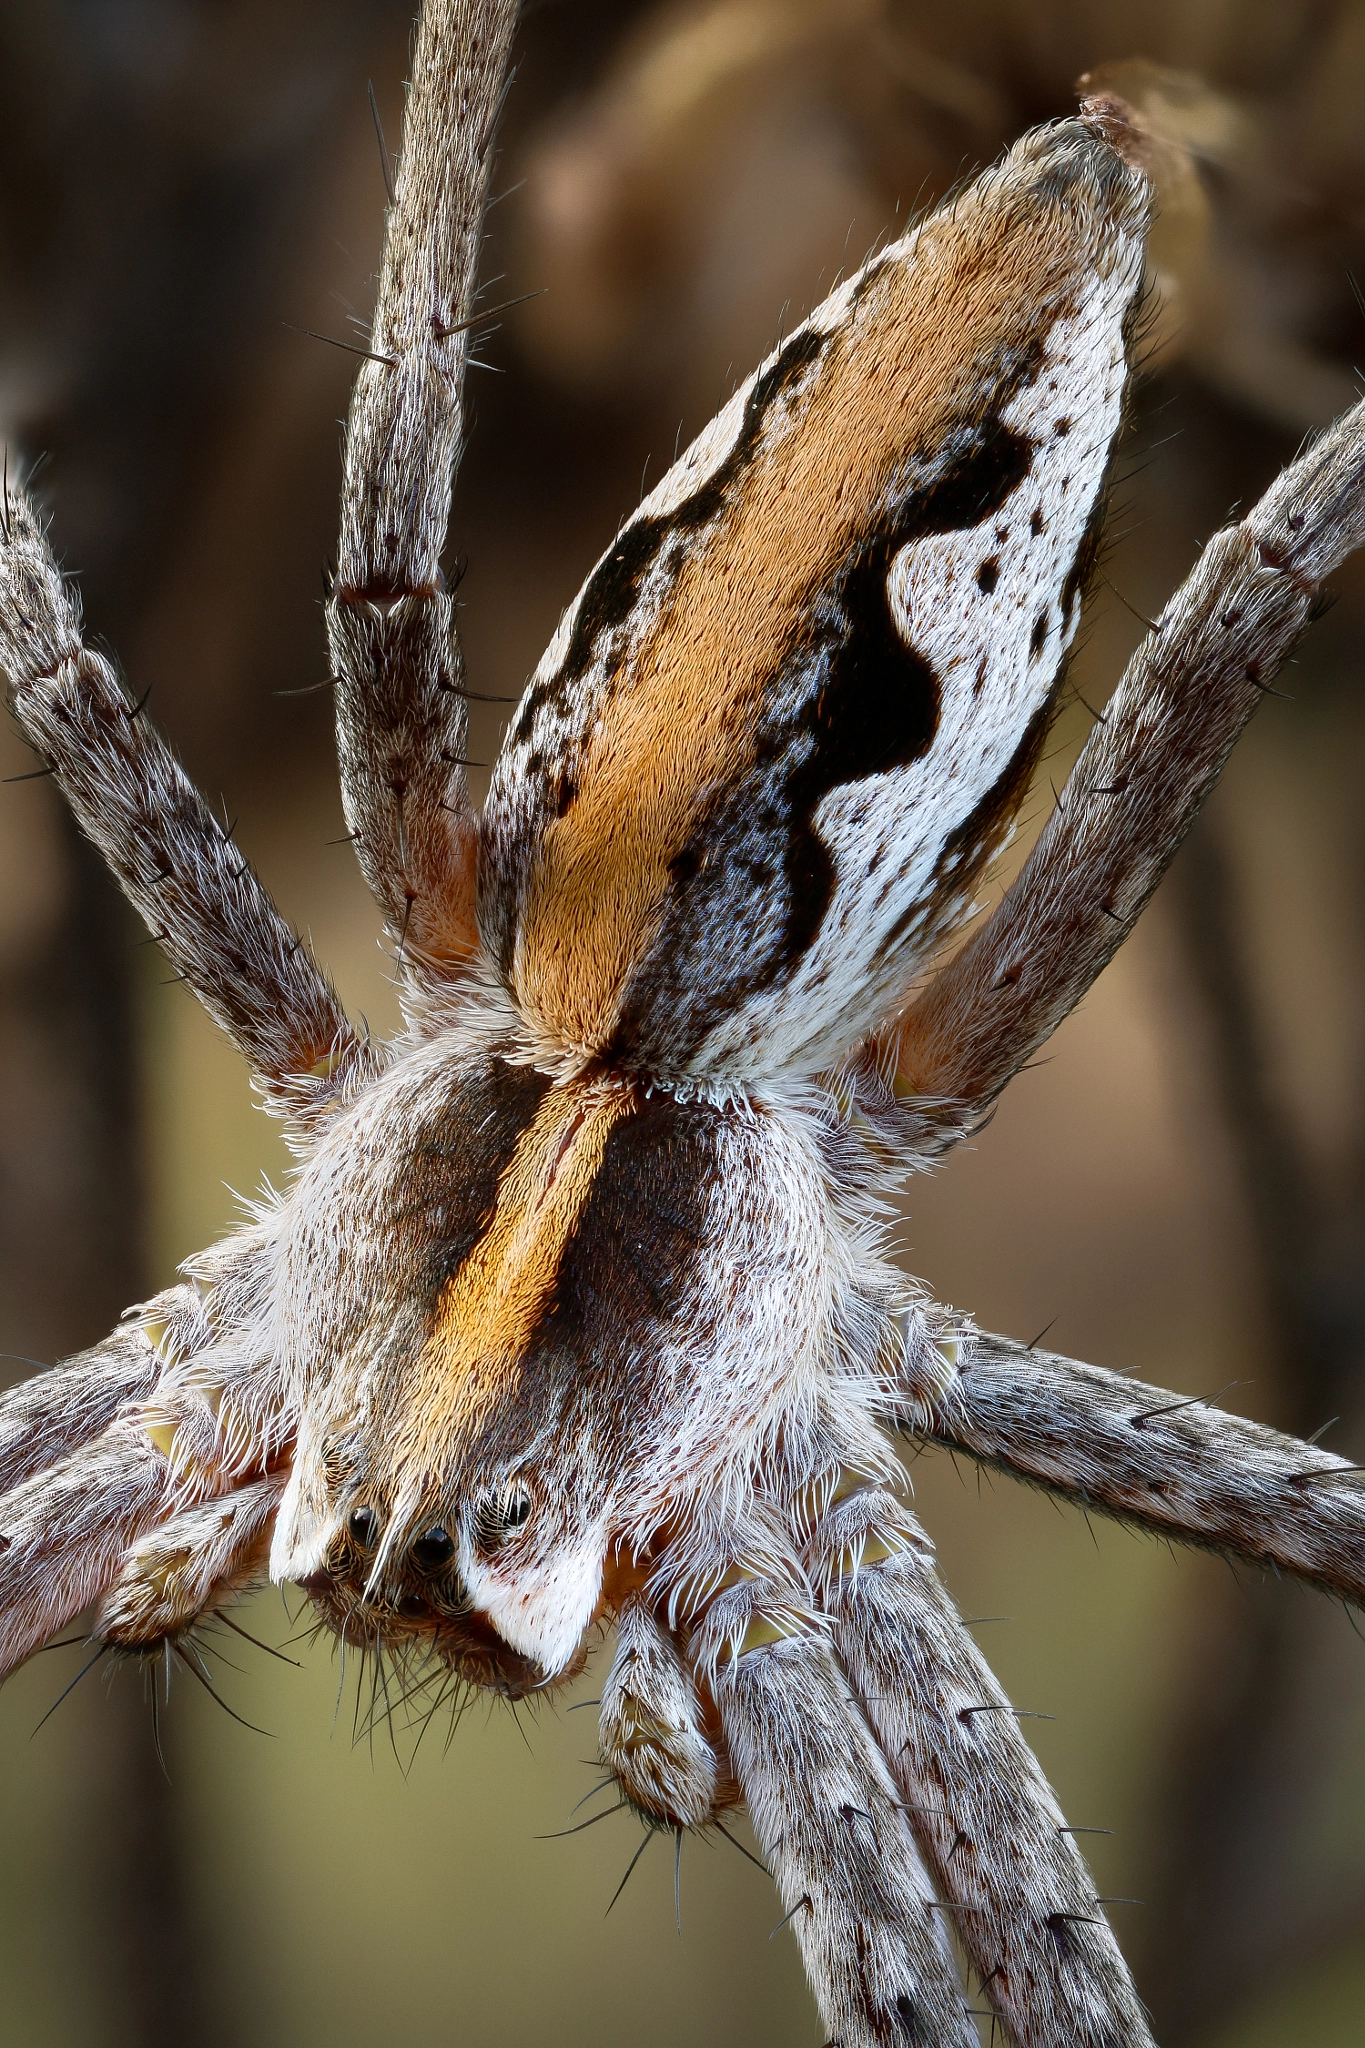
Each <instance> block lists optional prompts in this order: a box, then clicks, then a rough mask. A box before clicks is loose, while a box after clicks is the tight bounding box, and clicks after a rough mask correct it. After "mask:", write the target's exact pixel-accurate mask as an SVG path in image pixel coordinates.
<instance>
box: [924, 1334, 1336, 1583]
mask: <svg viewBox="0 0 1365 2048" xmlns="http://www.w3.org/2000/svg"><path fill="white" fill-rule="evenodd" d="M917 1433H918V1426H917ZM923 1434H924V1435H925V1437H926V1440H927V1441H929V1442H931V1443H940V1444H943V1445H945V1446H947V1447H948V1448H950V1449H953V1450H961V1451H966V1452H967V1453H968V1454H969V1455H970V1456H971V1457H973V1458H977V1459H980V1460H981V1461H982V1462H983V1463H984V1464H989V1465H996V1466H999V1467H1000V1469H1001V1470H1003V1471H1006V1472H1010V1473H1012V1474H1013V1475H1014V1476H1015V1477H1016V1478H1019V1479H1026V1480H1029V1481H1031V1482H1032V1483H1033V1484H1035V1485H1038V1486H1042V1487H1045V1488H1047V1489H1048V1491H1049V1492H1052V1493H1057V1494H1062V1495H1064V1496H1066V1497H1068V1498H1069V1499H1071V1500H1073V1501H1075V1502H1077V1503H1078V1505H1080V1506H1082V1507H1085V1508H1098V1509H1099V1510H1101V1512H1103V1513H1105V1514H1110V1515H1115V1516H1118V1517H1120V1518H1121V1519H1122V1520H1124V1521H1129V1522H1137V1523H1140V1524H1141V1525H1143V1526H1144V1527H1146V1528H1149V1529H1154V1530H1156V1531H1158V1532H1159V1533H1160V1534H1161V1535H1163V1536H1173V1537H1177V1538H1179V1540H1180V1541H1181V1542H1184V1543H1195V1544H1200V1545H1203V1546H1204V1547H1206V1548H1208V1549H1210V1550H1217V1551H1221V1552H1225V1553H1230V1554H1232V1555H1234V1556H1237V1557H1244V1558H1247V1559H1248V1560H1249V1561H1250V1562H1252V1563H1253V1564H1258V1565H1265V1566H1269V1567H1271V1568H1272V1569H1273V1570H1275V1571H1284V1572H1293V1573H1294V1574H1295V1575H1296V1576H1297V1577H1299V1578H1303V1579H1307V1580H1309V1581H1310V1582H1311V1583H1312V1584H1313V1585H1316V1586H1318V1587H1320V1588H1321V1589H1322V1590H1323V1591H1324V1592H1327V1593H1333V1594H1336V1595H1337V1596H1338V1597H1340V1598H1343V1599H1347V1600H1352V1601H1355V1602H1356V1603H1357V1604H1358V1605H1362V1606H1365V1485H1362V1481H1365V1473H1363V1472H1362V1470H1361V1467H1360V1466H1358V1465H1354V1464H1352V1463H1350V1462H1349V1461H1348V1460H1346V1459H1344V1458H1337V1457H1334V1456H1333V1455H1332V1453H1331V1452H1330V1451H1324V1450H1320V1449H1318V1447H1317V1446H1316V1445H1312V1444H1306V1443H1301V1442H1300V1441H1299V1439H1298V1438H1297V1437H1291V1436H1282V1435H1281V1434H1280V1433H1279V1431H1278V1430H1274V1429H1267V1428H1266V1427H1265V1426H1264V1425H1263V1424H1261V1423H1258V1422H1248V1421H1246V1420H1245V1418H1244V1417H1242V1416H1240V1415H1230V1414H1228V1413H1227V1412H1226V1411H1225V1410H1224V1409H1222V1408H1218V1407H1215V1406H1213V1405H1211V1404H1210V1403H1208V1402H1206V1401H1202V1400H1200V1399H1198V1398H1193V1399H1192V1398H1190V1397H1188V1396H1186V1397H1182V1396H1181V1395H1179V1394H1172V1393H1167V1392H1165V1391H1164V1390H1163V1389H1162V1388H1160V1387H1150V1386H1144V1385H1143V1384H1142V1383H1141V1382H1140V1381H1136V1380H1130V1379H1127V1378H1125V1377H1124V1376H1123V1375H1122V1374H1120V1373H1114V1372H1105V1371H1103V1370H1102V1369H1101V1368H1100V1367H1098V1366H1093V1365H1081V1364H1079V1363H1078V1362H1077V1361H1076V1360H1075V1359H1071V1358H1059V1357H1056V1356H1054V1355H1053V1354H1052V1353H1050V1352H1046V1351H1034V1350H1030V1349H1029V1348H1028V1347H1027V1346H1026V1345H1023V1344H1017V1343H1015V1342H1013V1340H1012V1339H1010V1338H1008V1337H988V1336H977V1335H975V1334H973V1335H971V1336H970V1337H967V1338H964V1339H963V1340H962V1351H961V1364H960V1368H959V1370H958V1372H957V1374H956V1376H955V1377H954V1379H953V1381H952V1384H951V1385H950V1387H949V1388H948V1390H947V1392H946V1394H944V1395H943V1396H942V1398H941V1400H940V1402H939V1405H938V1408H937V1412H936V1414H935V1415H934V1417H933V1419H932V1420H931V1422H930V1424H929V1426H928V1429H927V1430H925V1431H924V1432H923Z"/></svg>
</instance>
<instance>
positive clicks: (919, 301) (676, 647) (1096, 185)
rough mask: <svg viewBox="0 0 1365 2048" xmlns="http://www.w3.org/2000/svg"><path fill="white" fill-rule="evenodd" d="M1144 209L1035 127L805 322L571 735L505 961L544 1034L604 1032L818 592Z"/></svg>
mask: <svg viewBox="0 0 1365 2048" xmlns="http://www.w3.org/2000/svg"><path fill="white" fill-rule="evenodd" d="M1139 208H1140V199H1139V195H1138V194H1137V193H1136V191H1135V188H1134V184H1133V181H1132V180H1131V179H1127V178H1125V175H1124V173H1123V172H1122V170H1121V169H1120V167H1119V166H1118V164H1117V163H1116V162H1115V160H1114V158H1113V157H1112V155H1111V154H1110V153H1109V151H1108V150H1107V149H1106V148H1105V146H1104V145H1103V143H1102V142H1101V140H1100V138H1099V136H1098V134H1096V133H1095V132H1094V131H1093V130H1091V131H1090V132H1089V134H1087V133H1086V131H1085V130H1084V129H1083V128H1082V125H1081V124H1080V123H1075V124H1072V128H1071V132H1069V133H1068V134H1067V135H1066V138H1065V141H1063V139H1062V137H1061V134H1060V133H1059V131H1044V132H1043V133H1041V134H1040V135H1037V136H1034V137H1030V138H1029V139H1028V141H1027V142H1026V143H1025V144H1024V145H1021V146H1020V148H1019V149H1018V150H1017V151H1016V153H1015V155H1014V157H1013V158H1012V159H1010V160H1007V163H1006V165H1005V167H1004V168H1003V170H1002V171H1001V172H999V173H997V174H993V175H991V176H990V177H989V178H988V179H986V180H984V181H983V182H982V184H981V185H979V186H977V187H975V188H973V189H972V190H971V191H969V192H968V193H966V194H965V195H963V197H962V198H960V199H959V200H958V201H957V203H956V205H955V206H954V207H953V208H952V209H951V210H950V211H945V212H944V213H942V214H939V215H937V216H935V217H934V218H933V219H931V220H930V221H928V222H927V223H926V224H925V226H924V227H923V228H922V229H921V230H920V233H919V236H918V239H917V241H916V243H915V245H914V250H913V253H912V254H910V255H909V256H903V257H898V258H895V259H890V258H883V259H881V260H880V261H879V262H878V263H877V264H876V265H874V266H872V267H871V268H870V269H869V272H868V273H867V275H866V276H865V277H864V279H863V281H862V284H861V286H860V287H859V289H858V292H857V293H856V295H855V299H854V302H853V303H852V304H851V306H850V308H849V310H848V311H847V313H846V315H845V316H844V318H843V320H842V321H841V323H840V324H838V325H837V326H836V327H835V328H834V329H833V331H832V332H830V333H829V334H828V335H824V336H821V335H819V334H818V332H816V331H813V330H807V335H808V336H809V337H810V340H811V342H812V344H813V343H815V342H817V341H818V343H819V346H818V348H817V347H815V346H813V345H812V346H811V347H810V348H808V349H807V352H806V355H805V357H804V358H802V359H801V360H800V361H799V363H798V362H796V360H795V359H794V364H793V366H794V368H796V369H797V370H798V371H799V374H797V375H794V376H791V377H783V378H782V379H781V380H780V381H779V382H778V383H777V385H776V387H775V389H774V392H773V396H772V398H771V401H770V402H769V415H770V416H771V415H772V414H773V413H774V412H776V411H777V409H778V408H779V407H785V408H787V411H788V418H787V420H786V421H785V422H783V421H782V420H781V419H778V420H776V421H775V422H774V421H773V420H772V419H771V417H769V418H765V419H763V420H762V421H761V422H760V424H759V432H758V434H757V435H756V437H755V438H754V441H753V445H752V447H751V450H750V452H749V453H748V455H747V457H746V459H745V462H744V464H743V468H742V474H741V475H739V476H738V477H737V478H730V479H728V480H727V484H726V488H725V490H724V492H723V493H721V494H720V496H719V499H718V503H717V506H716V508H715V510H714V512H713V514H712V515H711V516H710V518H709V521H707V522H702V523H694V524H691V525H690V527H689V530H688V535H687V548H686V551H685V553H684V556H683V558H682V561H681V564H680V566H679V568H678V570H677V573H676V577H675V579H674V581H673V584H672V588H671V590H670V592H669V594H668V596H667V598H666V600H665V602H664V603H663V606H662V608H661V613H660V616H659V619H658V621H657V622H656V624H655V625H654V628H653V630H652V631H651V632H650V633H649V634H648V635H647V636H645V637H644V638H642V639H641V640H640V641H639V642H638V643H637V644H636V645H635V646H634V648H633V649H632V650H631V652H630V654H629V655H628V657H627V667H626V669H625V671H624V673H623V674H621V675H619V676H618V677H617V678H616V680H615V683H614V686H613V688H612V691H611V695H610V700H609V701H610V713H609V716H606V717H603V718H601V719H599V720H598V721H596V723H595V724H594V725H593V727H592V728H591V729H590V731H589V733H588V736H587V737H586V739H585V740H584V741H583V743H582V745H581V748H580V749H579V751H578V753H577V755H576V758H575V760H574V763H573V774H574V788H575V801H574V804H573V807H572V809H571V810H570V811H569V812H568V813H567V814H566V815H564V816H562V817H560V818H557V819H554V820H552V821H551V822H549V823H548V825H547V828H546V830H545V834H544V838H543V840H542V843H541V846H540V849H539V854H538V860H537V864H536V867H535V869H534V870H533V873H532V875H531V879H530V883H529V887H528V889H527V893H526V898H525V901H524V903H523V905H522V914H521V920H520V932H519V939H518V944H517V948H516V957H515V962H514V965H513V979H514V986H515V991H516V995H517V998H518V1000H519V1002H520V1003H521V1004H522V1006H523V1008H524V1009H525V1010H526V1011H527V1013H528V1014H529V1015H530V1016H532V1017H533V1018H534V1019H535V1020H536V1021H537V1022H538V1023H539V1024H540V1025H541V1026H542V1027H543V1028H545V1029H547V1030H548V1031H549V1032H551V1033H552V1035H553V1036H554V1037H555V1038H556V1039H557V1040H559V1041H560V1042H562V1043H566V1044H568V1045H570V1046H573V1047H575V1048H577V1049H580V1050H583V1051H600V1050H602V1048H603V1047H604V1046H606V1045H607V1044H608V1042H609V1041H610V1038H611V1033H612V1027H613V1024H614V1022H615V1020H616V1017H617V1015H618V1013H619V1008H620V1002H621V997H622V994H623V991H624V989H625V986H626V983H627V981H628V978H629V976H630V973H631V971H632V969H633V968H634V967H635V966H636V965H637V964H638V963H639V962H640V960H641V959H642V958H643V956H644V955H645V954H646V953H647V951H648V950H649V948H650V945H651V943H652V942H653V940H654V939H655V937H656V936H657V934H658V931H659V927H660V925H661V922H662V920H663V918H664V916H665V913H666V907H667V903H668V899H669V892H670V885H671V881H672V874H671V864H672V863H673V862H674V860H675V858H676V857H677V856H678V855H679V854H680V853H681V852H682V851H683V849H684V847H685V846H686V844H687V842H688V839H689V836H690V834H691V832H692V831H693V830H694V828H695V827H696V825H697V823H698V821H699V819H700V817H701V815H702V812H703V808H704V806H705V804H706V803H707V802H708V801H709V800H711V799H712V798H713V797H714V795H715V793H716V791H717V789H719V788H722V787H735V786H738V785H739V783H740V782H741V781H742V779H743V778H744V776H745V775H746V773H747V772H748V770H749V768H750V764H751V762H752V760H753V758H754V754H753V749H754V745H755V742H756V738H757V730H758V725H759V720H760V714H761V711H762V707H763V703H764V699H765V694H766V693H767V692H768V691H769V690H770V688H771V685H772V681H773V678H774V677H775V676H776V675H777V673H778V672H779V670H780V668H781V666H782V662H783V660H784V657H785V656H786V655H787V654H788V653H789V651H790V649H791V648H792V647H793V645H794V644H795V643H797V641H798V640H799V638H800V635H801V632H802V630H803V624H804V622H805V621H806V619H807V618H808V615H809V607H810V606H811V604H812V602H813V600H814V599H815V598H816V597H817V596H818V595H819V593H820V592H822V591H825V590H828V589H829V588H831V587H832V585H833V582H834V580H835V579H836V577H837V575H838V573H839V570H840V567H841V565H842V564H844V563H845V562H847V561H848V559H849V558H850V557H851V556H852V555H853V554H854V553H855V551H856V550H857V548H858V546H859V544H860V543H861V542H862V541H863V540H865V539H866V537H867V535H868V533H869V530H870V529H872V528H875V527H876V526H877V525H878V523H879V522H881V521H884V520H885V519H886V518H887V516H888V515H889V514H891V513H892V512H893V510H894V506H895V502H896V498H897V494H898V491H899V492H900V493H903V492H904V491H905V489H906V487H907V486H906V483H905V478H906V475H907V473H908V471H909V469H910V468H911V466H912V465H914V466H917V467H918V468H919V469H920V470H921V472H925V471H926V470H927V466H928V465H930V464H932V462H933V460H934V459H935V457H936V456H940V457H941V455H942V452H943V450H944V449H945V448H951V447H953V446H955V445H956V442H960V441H961V440H962V439H963V437H964V435H965V436H970V435H971V434H973V433H977V434H979V433H980V432H982V431H983V430H984V429H985V427H986V426H987V424H988V423H989V421H990V416H991V414H992V409H993V408H998V407H999V406H1000V405H1001V404H1003V403H1004V402H1006V401H1007V399H1008V398H1009V397H1010V396H1011V395H1012V392H1013V388H1014V385H1015V384H1017V383H1018V381H1019V379H1020V376H1021V375H1022V374H1025V373H1024V372H1023V370H1022V366H1023V365H1025V364H1027V363H1033V364H1036V362H1037V360H1038V356H1039V352H1040V349H1041V346H1042V344H1043V343H1044V342H1045V340H1046V336H1047V333H1048V331H1049V329H1050V328H1051V327H1052V326H1053V324H1054V323H1055V322H1056V321H1057V320H1058V319H1059V318H1060V317H1063V316H1064V315H1065V314H1066V313H1067V312H1068V311H1069V310H1070V308H1071V306H1072V303H1073V302H1074V299H1075V296H1076V294H1077V292H1078V290H1079V289H1080V287H1081V286H1082V285H1083V283H1084V282H1085V281H1086V280H1087V279H1088V277H1089V276H1091V275H1093V273H1094V270H1095V268H1096V267H1097V265H1098V264H1099V263H1101V262H1102V261H1103V260H1105V248H1106V244H1107V243H1110V242H1111V241H1112V236H1113V230H1114V225H1115V222H1116V220H1117V221H1121V222H1122V224H1123V225H1125V226H1128V225H1132V226H1135V225H1137V220H1138V214H1139ZM801 339H803V337H796V338H794V341H793V342H789V343H788V344H787V350H784V351H783V356H784V357H785V356H786V354H787V352H788V351H790V350H792V349H793V347H795V346H797V345H798V344H799V342H800V340H801ZM781 361H782V358H779V359H778V362H779V363H780V362H781ZM773 367H774V368H776V367H777V365H774V366H773ZM768 374H770V375H771V374H772V373H771V371H770V372H769V373H768ZM1011 380H1013V381H1011ZM758 389H759V387H758V386H756V387H755V390H756V391H757V390H758ZM750 402H751V405H752V399H751V401H750ZM954 437H956V440H955V439H954ZM722 466H723V464H722ZM699 488H704V486H702V487H699ZM685 512H686V507H684V508H682V510H681V511H680V514H679V521H678V523H679V526H680V528H681V527H683V526H684V525H688V522H687V521H686V520H685V517H684V514H685ZM630 535H631V529H630V528H627V529H626V531H625V533H623V535H622V544H623V547H624V546H626V545H628V543H629V540H630ZM623 559H624V555H623Z"/></svg>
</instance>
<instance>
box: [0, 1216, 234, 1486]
mask: <svg viewBox="0 0 1365 2048" xmlns="http://www.w3.org/2000/svg"><path fill="white" fill-rule="evenodd" d="M263 1242H264V1238H263V1233H262V1232H260V1231H258V1230H243V1231H239V1232H237V1233H236V1235H235V1236H233V1237H230V1238H225V1239H224V1240H223V1241H222V1242H221V1243H220V1244H217V1245H214V1246H212V1247H211V1249H210V1250H208V1251H206V1252H203V1253H201V1254H200V1255H199V1257H198V1258H196V1259H194V1260H193V1261H191V1262H190V1264H189V1266H187V1267H186V1268H185V1270H186V1271H191V1270H192V1271H193V1274H194V1278H193V1279H192V1280H191V1281H189V1282H188V1283H182V1284H180V1285H178V1286H175V1287H168V1288H166V1289H164V1290H163V1292H162V1293H160V1294H158V1295H155V1296H154V1297H153V1298H152V1300H150V1301H145V1302H143V1303H141V1305H140V1306H139V1307H138V1308H136V1309H133V1310H130V1311H129V1313H128V1315H127V1316H126V1317H125V1319H124V1321H123V1322H121V1323H120V1324H119V1326H118V1328H117V1329H116V1330H114V1331H112V1332H111V1334H110V1335H109V1336H108V1337H106V1338H105V1339H104V1341H103V1342H102V1343H100V1344H96V1345H94V1346H92V1347H91V1349H90V1350H88V1351H82V1352H80V1353H78V1354H77V1356H76V1357H74V1358H69V1359H65V1360H63V1362H62V1363H61V1364H60V1365H55V1366H50V1367H48V1368H47V1369H46V1370H45V1371H42V1372H38V1373H35V1374H34V1375H33V1377H32V1378H31V1379H27V1380H21V1381H20V1382H19V1383H18V1384H17V1385H16V1386H13V1387H8V1388H7V1389H6V1390H5V1392H4V1393H3V1394H0V1496H3V1495H5V1494H7V1493H10V1492H11V1491H12V1490H13V1489H14V1488H15V1487H16V1486H19V1485H21V1484H22V1483H23V1481H24V1480H26V1479H31V1478H32V1477H33V1476H34V1475H35V1473H38V1472H42V1471H45V1470H46V1469H47V1467H48V1466H50V1465H55V1464H57V1463H59V1462H60V1460H61V1459H63V1458H65V1457H68V1456H69V1455H70V1454H71V1452H72V1451H75V1450H78V1449H79V1448H80V1447H81V1445H82V1444H87V1443H91V1442H93V1440H94V1439H95V1438H96V1437H98V1436H102V1435H103V1433H104V1431H105V1430H106V1429H107V1428H108V1427H109V1425H110V1423H111V1422H112V1421H113V1420H114V1417H115V1416H116V1415H117V1413H118V1411H119V1409H120V1408H122V1407H123V1406H125V1405H126V1404H127V1403H129V1402H145V1401H147V1400H150V1398H151V1396H152V1394H153V1393H154V1391H155V1389H156V1387H157V1384H158V1382H159V1381H160V1380H161V1378H162V1376H163V1374H164V1373H165V1372H166V1370H167V1368H168V1367H170V1366H173V1365H174V1364H176V1363H178V1362H179V1361H181V1360H183V1359H187V1358H192V1357H194V1356H196V1355H197V1354H199V1353H201V1352H204V1351H206V1350H208V1349H209V1348H210V1347H211V1346H212V1345H213V1344H214V1343H215V1342H216V1341H217V1339H218V1337H219V1334H220V1332H221V1331H223V1330H225V1329H233V1328H240V1327H241V1326H242V1325H243V1324H244V1323H245V1322H246V1321H248V1320H249V1319H250V1314H251V1309H252V1305H253V1300H254V1297H255V1296H256V1294H257V1292H258V1290H259V1288H260V1285H261V1281H262V1277H263V1276H262V1264H261V1259H260V1253H261V1249H262V1246H263Z"/></svg>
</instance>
